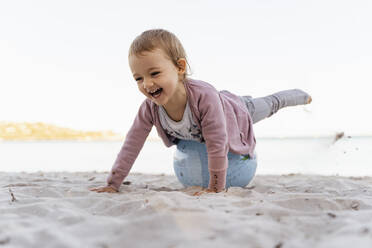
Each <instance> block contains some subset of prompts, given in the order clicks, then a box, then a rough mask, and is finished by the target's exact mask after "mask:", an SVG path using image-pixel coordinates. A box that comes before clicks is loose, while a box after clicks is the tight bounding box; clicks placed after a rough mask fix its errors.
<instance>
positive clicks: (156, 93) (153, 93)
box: [149, 88, 163, 98]
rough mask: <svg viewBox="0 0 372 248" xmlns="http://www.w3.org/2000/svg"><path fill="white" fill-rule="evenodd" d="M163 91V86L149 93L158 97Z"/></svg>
mask: <svg viewBox="0 0 372 248" xmlns="http://www.w3.org/2000/svg"><path fill="white" fill-rule="evenodd" d="M162 91H163V88H159V89H157V90H156V91H154V92H149V94H150V95H151V96H152V97H154V98H158V97H159V96H160V94H161V92H162Z"/></svg>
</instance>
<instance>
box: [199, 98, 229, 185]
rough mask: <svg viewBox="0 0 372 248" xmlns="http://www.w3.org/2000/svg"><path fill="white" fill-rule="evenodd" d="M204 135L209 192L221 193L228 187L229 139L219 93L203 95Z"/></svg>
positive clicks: (201, 107)
mask: <svg viewBox="0 0 372 248" xmlns="http://www.w3.org/2000/svg"><path fill="white" fill-rule="evenodd" d="M199 110H200V118H201V128H202V134H203V137H204V140H205V143H206V146H207V152H208V168H209V175H210V177H209V186H208V189H209V191H214V192H220V191H222V190H223V189H224V188H225V186H226V173H227V166H228V159H227V153H228V149H229V148H228V142H227V141H228V138H227V131H226V118H225V114H224V110H223V106H222V102H221V99H220V96H219V94H218V92H217V91H215V92H209V93H208V94H205V95H203V97H201V99H200V104H199Z"/></svg>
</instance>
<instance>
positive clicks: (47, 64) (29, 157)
mask: <svg viewBox="0 0 372 248" xmlns="http://www.w3.org/2000/svg"><path fill="white" fill-rule="evenodd" d="M370 13H372V2H371V1H368V0H353V1H351V0H348V1H345V0H337V1H336V0H314V1H294V0H292V1H291V0H281V1H270V0H263V1H219V0H213V1H212V0H205V1H203V0H200V1H196V0H190V1H170V0H160V1H143V0H138V1H92V0H89V1H88V0H80V1H79V0H74V1H70V0H66V1H41V0H34V1H26V0H19V1H1V2H0V126H1V128H2V129H0V130H1V133H0V134H1V135H2V136H1V137H0V139H1V138H2V139H3V142H0V171H22V170H25V171H34V170H72V171H77V170H109V169H110V168H111V165H112V163H113V161H114V159H115V157H116V154H117V152H118V151H119V149H120V146H121V144H122V141H123V136H124V135H125V134H126V132H127V131H128V129H129V128H130V126H131V124H132V122H133V119H134V117H135V115H136V113H137V111H138V107H139V105H140V104H141V102H142V101H143V100H144V96H143V95H142V94H141V93H140V92H139V91H138V89H137V86H136V82H135V81H134V80H133V78H132V76H131V72H130V70H129V66H128V61H127V53H128V49H129V46H130V44H131V42H132V40H133V39H134V38H135V37H136V36H137V35H139V34H140V33H141V32H143V31H145V30H147V29H152V28H164V29H167V30H169V31H171V32H173V33H175V34H176V35H177V36H178V38H179V39H180V40H181V42H182V43H183V45H184V47H185V49H186V52H187V54H188V59H189V63H190V65H191V69H192V75H191V77H192V78H195V79H200V80H204V81H207V82H209V83H211V84H213V85H214V86H215V87H216V88H217V89H218V90H224V89H226V90H229V91H231V92H233V93H236V94H239V95H251V96H253V97H260V96H265V95H268V94H271V93H274V92H276V91H280V90H285V89H292V88H300V89H303V90H305V91H307V92H309V93H310V94H311V95H312V97H313V102H312V104H310V105H307V106H300V107H295V108H287V109H283V110H280V111H279V112H278V114H276V115H274V116H273V117H271V118H269V119H267V120H264V121H262V122H260V123H257V124H255V126H254V129H255V134H256V137H257V142H258V145H257V150H258V152H259V154H260V155H261V156H260V155H259V157H260V158H261V161H262V164H263V165H265V166H263V167H260V169H259V170H258V172H259V173H260V172H262V173H283V172H288V173H291V172H303V173H317V172H318V173H331V174H332V173H333V174H337V173H341V174H342V173H343V170H345V173H344V174H345V175H350V174H352V173H354V174H361V175H366V174H369V173H370V171H369V167H370V166H371V165H372V160H371V158H369V156H368V155H369V154H370V152H371V151H372V139H371V138H370V137H371V135H372V125H371V124H372V117H371V115H370V113H371V111H370V109H371V103H370V94H371V93H370V92H371V83H372V70H371V69H372V46H371V45H370V44H372V29H371V24H372V15H371V14H370ZM35 123H37V124H35ZM342 132H344V134H345V135H344V136H343V137H342V138H341V140H340V141H337V142H336V143H333V142H334V140H335V135H336V134H337V133H342ZM41 133H42V135H41ZM30 134H35V135H34V136H35V137H36V136H38V135H39V136H38V137H41V138H40V139H39V140H49V141H27V142H26V141H23V140H30V139H31V140H32V137H34V136H32V135H31V136H32V137H31V136H30ZM156 136H157V134H156V132H155V130H153V132H152V133H151V134H150V137H151V138H152V139H153V141H152V142H153V143H152V144H151V145H148V144H146V146H145V148H144V151H143V152H142V153H144V154H145V155H144V156H143V157H142V158H139V159H142V160H138V161H137V163H136V166H134V167H133V170H134V171H144V172H154V173H155V172H159V173H172V172H171V170H172V152H173V149H174V147H173V148H171V149H166V148H165V147H164V146H163V145H162V144H161V143H160V142H159V141H156V138H155V137H156ZM4 137H5V138H4ZM9 137H10V138H9ZM12 137H13V138H12ZM14 137H17V138H14ZM22 137H23V138H22ZM30 137H31V138H30ZM45 137H47V138H45ZM12 140H13V141H12ZM14 140H17V141H14ZM53 140H54V141H53ZM57 140H58V141H57ZM77 140H78V141H77ZM81 140H83V141H81ZM87 140H90V141H87ZM299 140H301V141H299ZM147 143H149V142H147ZM150 143H151V142H150ZM150 146H151V147H150ZM279 148H280V152H279V151H278V150H279ZM152 152H153V154H152ZM142 153H141V154H142ZM163 153H164V154H163ZM159 154H163V155H164V156H163V155H159ZM322 156H324V157H322ZM140 157H141V155H140ZM149 157H151V161H153V159H159V160H155V161H157V162H155V164H156V165H151V166H149V165H148V164H147V161H149ZM154 157H155V158H154ZM158 157H166V158H167V160H164V161H163V160H161V159H160V158H158ZM295 157H296V158H295ZM315 158H317V159H319V161H318V160H316V159H315ZM281 159H282V160H281ZM336 160H337V161H336ZM141 161H142V162H141ZM314 161H317V162H316V163H315V162H314ZM345 161H346V162H345ZM153 163H154V162H153ZM306 163H309V164H308V165H306ZM276 164H281V166H277V165H276ZM291 164H292V165H291ZM304 165H306V166H304ZM351 165H352V166H353V167H349V166H351ZM332 166H333V167H332ZM345 166H346V167H347V168H344V167H345ZM358 166H359V167H358ZM356 167H358V169H357V168H356ZM156 168H157V169H156ZM159 168H162V169H160V170H158V169H159ZM296 168H297V169H296ZM305 168H308V169H305ZM309 168H313V169H310V170H309ZM322 168H323V169H324V168H325V171H322ZM330 168H333V169H330ZM351 168H353V169H351ZM371 170H372V169H371ZM370 174H371V175H372V173H370Z"/></svg>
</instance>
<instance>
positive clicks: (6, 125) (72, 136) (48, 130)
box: [0, 122, 123, 140]
mask: <svg viewBox="0 0 372 248" xmlns="http://www.w3.org/2000/svg"><path fill="white" fill-rule="evenodd" d="M122 139H123V135H119V134H117V133H114V132H112V131H79V130H74V129H70V128H64V127H58V126H55V125H50V124H46V123H41V122H37V123H27V122H21V123H15V122H0V140H122Z"/></svg>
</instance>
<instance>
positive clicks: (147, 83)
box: [143, 79, 154, 89]
mask: <svg viewBox="0 0 372 248" xmlns="http://www.w3.org/2000/svg"><path fill="white" fill-rule="evenodd" d="M153 85H154V83H153V82H152V81H151V79H147V80H144V82H143V88H145V89H150V88H151V86H153Z"/></svg>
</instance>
